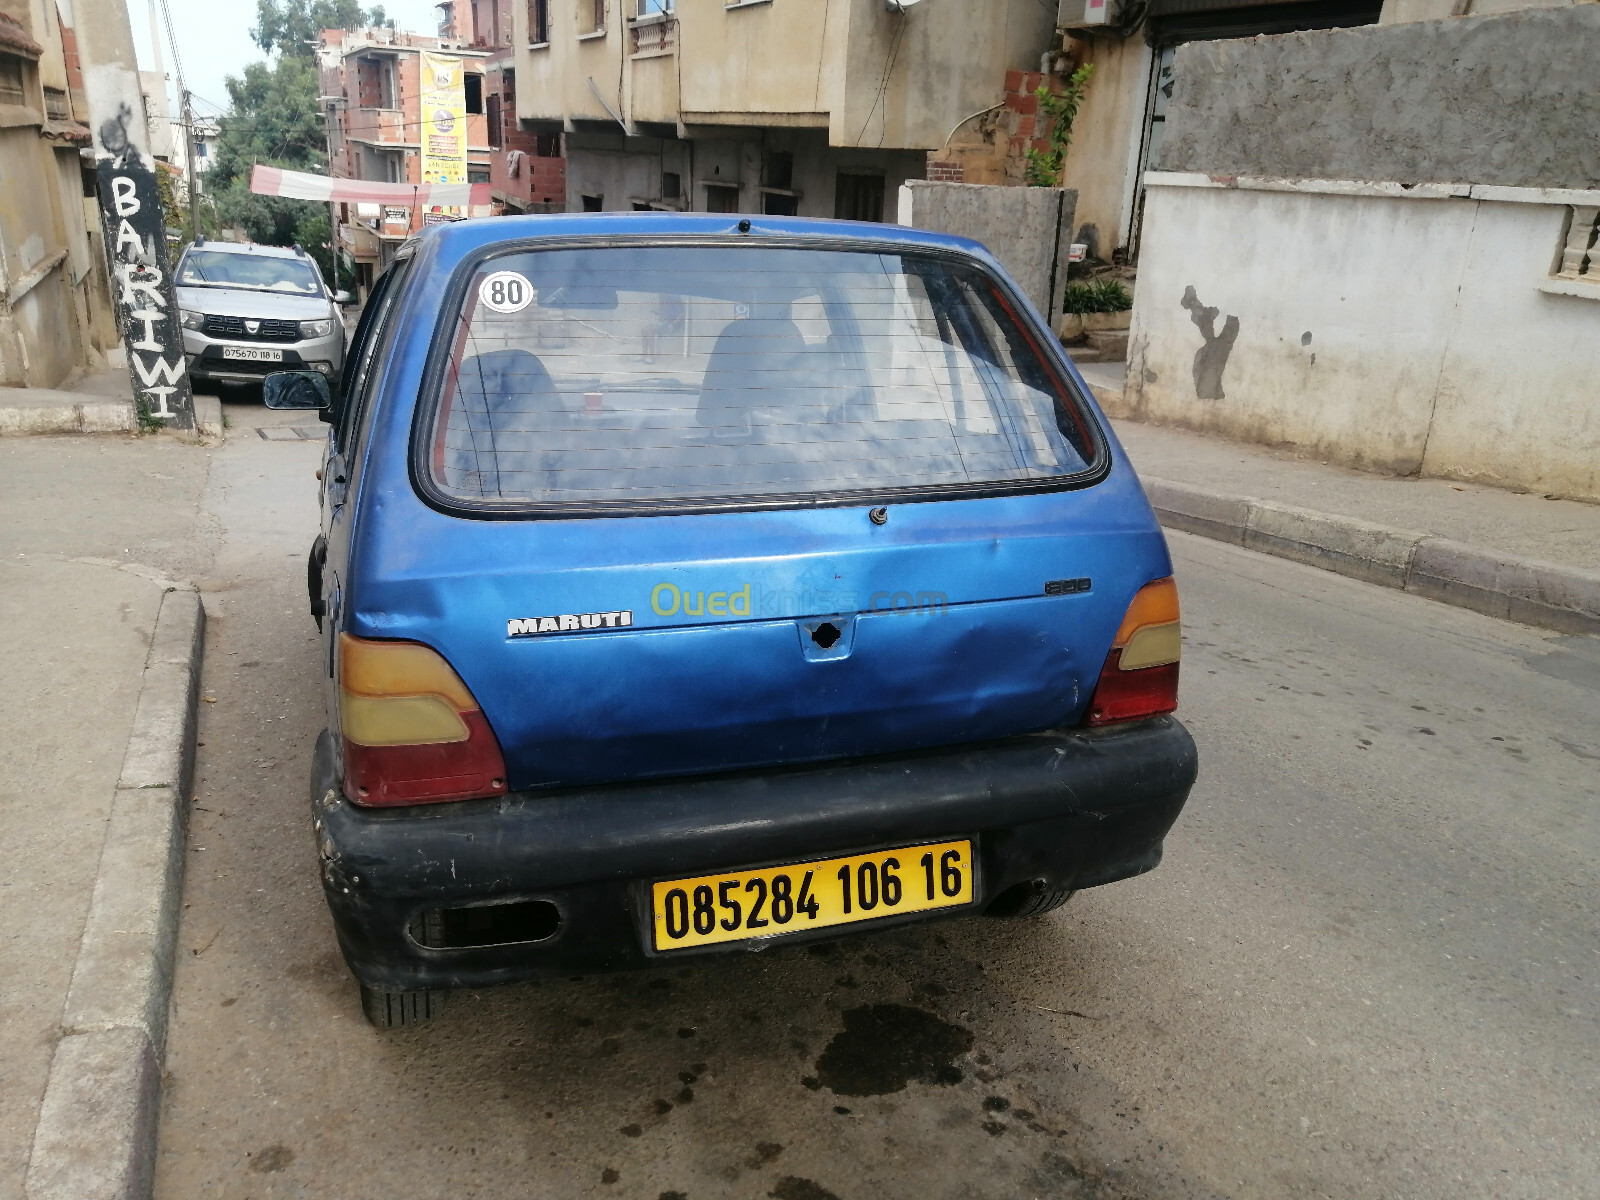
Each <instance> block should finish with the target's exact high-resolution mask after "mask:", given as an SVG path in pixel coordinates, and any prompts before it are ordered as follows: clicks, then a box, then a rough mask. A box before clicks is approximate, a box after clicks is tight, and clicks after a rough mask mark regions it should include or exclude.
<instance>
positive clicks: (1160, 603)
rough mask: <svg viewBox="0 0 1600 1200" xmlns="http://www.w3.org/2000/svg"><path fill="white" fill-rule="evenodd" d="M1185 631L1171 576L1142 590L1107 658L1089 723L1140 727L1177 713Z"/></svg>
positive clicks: (1135, 599)
mask: <svg viewBox="0 0 1600 1200" xmlns="http://www.w3.org/2000/svg"><path fill="white" fill-rule="evenodd" d="M1182 629H1183V627H1182V625H1181V623H1180V621H1179V617H1178V585H1177V584H1176V583H1175V582H1174V581H1173V580H1172V578H1171V577H1170V576H1169V577H1168V578H1166V579H1157V580H1155V581H1154V582H1152V583H1147V584H1145V585H1144V587H1142V588H1140V589H1139V590H1138V592H1136V593H1135V594H1134V597H1133V601H1132V602H1131V603H1130V604H1129V605H1128V611H1127V613H1126V615H1124V616H1123V618H1122V625H1121V627H1120V628H1118V630H1117V636H1116V639H1115V640H1114V641H1113V642H1112V644H1111V653H1109V654H1108V655H1106V662H1105V666H1104V667H1103V668H1101V671H1100V681H1099V682H1098V683H1096V684H1095V689H1094V698H1093V699H1092V700H1090V702H1089V715H1088V717H1087V718H1086V721H1087V723H1088V724H1090V725H1109V724H1111V723H1113V722H1116V721H1137V720H1140V719H1141V718H1144V717H1153V716H1157V715H1159V714H1161V713H1169V712H1172V711H1173V710H1174V709H1175V708H1177V707H1178V658H1179V655H1180V653H1181V652H1182V649H1183V632H1182Z"/></svg>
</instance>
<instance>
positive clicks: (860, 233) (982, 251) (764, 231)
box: [415, 212, 994, 263]
mask: <svg viewBox="0 0 1600 1200" xmlns="http://www.w3.org/2000/svg"><path fill="white" fill-rule="evenodd" d="M746 222H748V225H747V226H745V223H746ZM741 226H745V227H741ZM652 235H654V236H659V237H685V236H691V237H693V236H699V237H714V236H717V235H723V236H740V235H744V236H749V237H751V238H759V237H762V236H763V235H765V236H768V237H785V238H795V237H798V238H816V239H818V240H819V241H821V240H823V239H826V240H827V241H829V242H833V243H836V244H837V243H839V242H850V241H860V242H863V243H865V242H877V243H879V244H880V245H881V244H882V243H883V242H895V243H899V244H901V245H904V246H905V247H906V248H907V249H912V248H919V249H927V250H957V251H962V252H965V253H968V254H974V255H977V256H978V257H980V258H983V259H984V260H986V261H988V262H991V263H992V262H994V256H993V255H992V254H991V253H990V251H989V250H988V248H987V247H985V246H984V245H983V244H982V243H981V242H976V241H973V240H972V239H971V238H964V237H957V236H956V235H954V234H948V233H932V232H930V231H928V230H926V229H912V228H910V227H908V226H905V225H893V224H889V223H886V222H876V221H834V220H826V219H823V218H821V217H770V216H757V215H754V214H750V215H746V214H742V213H678V212H602V213H595V212H586V213H549V214H534V215H529V216H516V217H478V218H474V219H471V220H465V221H452V222H447V223H441V224H438V225H433V226H430V227H429V228H428V229H426V230H424V231H423V232H422V234H421V235H420V236H418V237H417V238H416V239H415V244H416V248H417V249H418V250H419V251H421V250H422V249H423V248H424V247H429V246H430V244H431V247H433V248H436V252H437V253H438V254H440V255H442V256H445V257H448V258H455V257H458V256H460V255H464V254H468V253H470V252H472V251H474V250H478V249H481V248H482V247H484V246H490V245H494V244H495V243H498V242H522V241H526V240H528V239H530V238H543V237H548V238H552V239H554V238H561V239H567V238H583V237H627V238H630V239H632V238H649V237H650V236H652Z"/></svg>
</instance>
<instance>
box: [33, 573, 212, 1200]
mask: <svg viewBox="0 0 1600 1200" xmlns="http://www.w3.org/2000/svg"><path fill="white" fill-rule="evenodd" d="M204 646H205V610H204V608H202V607H201V604H200V596H199V594H198V593H196V592H194V591H169V592H167V593H166V594H165V595H164V596H162V598H161V609H160V612H159V613H158V615H157V617H156V627H155V633H154V636H152V638H151V639H150V653H149V656H148V658H147V659H146V660H145V668H144V681H143V684H142V686H141V687H140V691H139V701H138V706H137V708H136V709H135V712H134V719H133V733H132V735H131V736H130V737H129V739H128V748H127V751H126V753H125V754H124V755H123V760H122V774H121V777H120V778H119V779H118V781H117V789H116V793H115V795H114V796H113V797H112V801H111V817H110V820H109V821H108V822H107V825H106V832H105V842H104V844H103V846H102V848H101V852H100V866H99V871H98V873H97V876H96V879H95V885H94V894H93V896H92V898H91V899H90V902H89V916H88V920H87V921H86V922H85V924H84V930H83V939H82V941H81V942H80V943H79V946H78V961H77V965H76V966H75V967H74V969H73V972H72V983H71V985H70V987H69V988H68V991H67V1002H66V1007H65V1009H64V1011H63V1014H62V1019H61V1040H60V1041H59V1042H57V1044H56V1050H55V1056H54V1058H53V1059H52V1060H51V1064H50V1076H49V1080H48V1082H47V1083H46V1085H45V1093H44V1102H43V1104H42V1105H41V1107H40V1111H39V1123H38V1125H37V1126H36V1128H35V1130H34V1136H33V1151H32V1153H31V1155H30V1156H29V1161H28V1176H27V1195H28V1197H29V1200H144V1198H145V1197H148V1196H149V1194H150V1187H151V1183H152V1181H153V1179H154V1174H155V1155H156V1136H155V1135H156V1119H157V1116H158V1106H159V1102H160V1092H161V1078H160V1072H161V1062H162V1059H163V1057H164V1055H165V1051H166V1039H167V1009H168V1004H169V1001H170V998H171V994H172V969H173V957H174V949H175V946H176V943H177V933H178V914H179V909H180V906H181V902H182V890H183V868H184V848H185V841H186V838H187V832H188V815H189V805H188V803H187V797H188V795H189V791H190V783H191V780H192V774H193V769H194V745H195V725H196V713H195V708H196V705H197V703H198V700H199V690H200V664H201V656H202V653H203V651H204Z"/></svg>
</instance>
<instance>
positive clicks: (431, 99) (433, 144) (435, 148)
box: [422, 50, 467, 223]
mask: <svg viewBox="0 0 1600 1200" xmlns="http://www.w3.org/2000/svg"><path fill="white" fill-rule="evenodd" d="M422 182H423V183H424V184H465V183H466V182H467V92H466V83H465V80H464V72H463V66H462V61H461V59H459V58H447V57H445V56H444V55H441V54H430V53H428V52H427V51H426V50H424V51H423V52H422ZM429 215H430V216H432V217H433V218H434V221H439V220H455V219H458V218H460V217H462V216H464V215H465V214H464V213H463V212H462V211H461V208H460V207H459V206H457V205H438V206H436V207H435V206H430V211H429ZM430 223H431V222H430Z"/></svg>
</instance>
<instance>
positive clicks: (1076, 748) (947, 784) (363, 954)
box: [311, 717, 1197, 991]
mask: <svg viewBox="0 0 1600 1200" xmlns="http://www.w3.org/2000/svg"><path fill="white" fill-rule="evenodd" d="M1196 766H1197V756H1196V752H1195V746H1194V741H1193V739H1192V738H1190V736H1189V733H1188V731H1187V730H1185V729H1184V727H1183V726H1182V725H1180V724H1179V723H1178V722H1177V721H1176V720H1173V719H1172V718H1170V717H1160V718H1156V719H1153V720H1149V721H1142V722H1138V723H1136V724H1130V725H1126V726H1120V727H1118V726H1112V727H1109V728H1106V729H1100V730H1071V731H1066V732H1055V733H1042V734H1033V735H1029V736H1026V737H1019V738H1011V739H1007V740H1005V741H1000V742H989V743H984V744H981V745H974V746H962V747H954V748H950V749H944V750H939V751H931V752H925V753H920V754H910V755H898V756H894V757H888V758H874V759H863V760H855V761H851V762H845V763H828V764H824V765H820V766H813V767H806V768H799V769H790V770H783V771H767V772H759V773H757V772H748V773H742V774H737V775H723V776H715V777H710V778H697V779H690V780H682V779H677V780H664V781H657V782H652V783H640V784H628V785H621V786H613V787H602V788H581V789H571V790H566V791H561V792H521V793H513V794H511V795H508V796H505V797H502V798H500V799H495V800H473V801H465V802H461V803H456V804H440V805H429V806H421V807H416V808H407V809H389V810H382V809H363V808H358V807H356V806H354V805H352V804H350V803H349V802H348V801H347V800H345V799H344V797H343V795H342V793H341V791H340V788H339V782H338V780H337V778H336V775H335V763H334V757H333V754H332V748H331V744H330V742H329V739H328V735H327V734H326V733H324V734H323V736H322V738H321V739H320V740H319V741H318V744H317V753H316V759H315V763H314V765H313V768H312V779H311V796H312V807H313V810H314V813H315V818H316V828H317V842H318V848H319V851H320V855H321V859H322V881H323V890H324V892H325V893H326V895H327V898H328V906H329V908H330V909H331V910H332V913H333V917H334V923H335V925H336V926H337V928H338V935H339V944H340V946H341V948H342V949H343V951H344V955H345V959H346V960H347V961H348V962H349V964H350V969H351V970H352V971H353V972H354V973H355V975H356V976H357V978H359V979H360V980H361V981H362V982H363V983H365V984H367V985H368V986H371V987H377V988H385V989H389V990H394V991H400V990H409V989H418V988H453V987H478V986H484V985H487V984H494V983H506V982H511V981H513V980H519V979H530V978H538V977H541V976H549V975H570V974H573V973H578V972H597V971H610V970H620V969H626V968H632V967H645V966H651V965H660V964H662V963H663V962H666V961H668V960H670V959H677V958H698V957H703V956H705V955H708V954H717V953H725V952H727V951H729V950H739V949H750V948H753V947H756V948H758V947H759V946H760V945H763V944H767V943H750V942H741V943H734V944H732V945H724V946H719V947H715V948H709V949H705V950H698V951H693V950H690V951H674V952H671V953H669V954H665V955H658V954H656V953H655V952H654V951H653V950H652V949H651V947H650V945H649V942H648V940H647V938H646V935H645V930H646V928H647V927H648V922H649V916H648V912H647V908H648V891H647V884H648V881H649V880H651V879H659V878H666V877H672V876H683V875H693V874H709V873H712V872H717V871H725V870H730V869H735V868H739V867H744V866H751V865H759V864H764V863H779V862H786V861H795V860H799V859H806V858H817V857H823V856H827V855H834V854H841V855H842V854H848V853H855V852H861V851H866V850H871V849H875V848H877V847H889V846H899V845H905V844H908V843H913V842H919V841H932V840H937V839H944V838H954V837H962V836H968V835H976V838H977V843H978V845H977V854H978V865H979V875H978V895H977V896H976V897H975V902H974V904H973V906H972V907H971V908H964V909H960V910H946V911H945V913H944V914H942V915H947V916H948V915H957V916H960V915H969V914H970V913H972V912H974V911H981V910H982V909H984V908H985V907H987V906H989V905H990V904H992V903H993V902H994V901H995V900H996V899H997V898H999V897H1001V896H1002V895H1003V894H1005V893H1007V892H1008V891H1009V890H1010V889H1012V888H1015V887H1017V886H1018V885H1023V884H1027V883H1029V882H1030V881H1038V882H1041V883H1042V884H1043V885H1044V886H1046V887H1048V888H1052V889H1054V888H1061V887H1070V888H1085V887H1093V886H1095V885H1097V884H1102V883H1110V882H1112V881H1114V880H1117V879H1124V878H1127V877H1128V876H1131V875H1138V874H1140V873H1142V872H1144V871H1148V870H1150V869H1151V868H1153V867H1154V866H1155V865H1156V864H1157V863H1158V862H1160V860H1161V844H1162V839H1163V838H1164V837H1165V836H1166V834H1167V831H1168V830H1169V829H1170V828H1171V827H1172V824H1173V822H1174V821H1176V820H1177V817H1178V813H1179V812H1180V811H1181V810H1182V808H1183V804H1184V801H1185V800H1186V799H1187V798H1188V795H1189V789H1190V787H1191V786H1192V785H1193V783H1194V779H1195V772H1196ZM509 901H545V902H548V903H549V904H551V905H554V907H555V910H556V911H557V912H558V913H559V917H560V923H559V927H558V928H557V929H556V931H555V932H554V933H553V934H552V935H550V936H548V937H546V938H545V939H544V940H541V941H524V942H519V943H516V944H510V945H493V946H476V947H464V948H452V949H435V948H430V947H426V946H424V945H422V944H420V942H419V941H418V940H416V939H415V938H414V937H413V936H412V934H411V933H409V932H408V928H414V921H415V920H416V919H417V918H418V916H419V914H421V913H423V912H425V911H428V910H438V909H456V908H461V907H467V906H473V905H482V904H486V903H501V902H509ZM544 911H548V910H544ZM939 915H941V914H939V913H931V914H930V913H923V914H914V915H911V916H907V917H886V918H882V919H880V920H877V921H873V922H868V923H864V924H861V925H858V926H854V927H852V928H854V929H858V930H861V931H863V932H865V931H868V930H873V929H881V928H884V927H886V926H889V925H894V924H900V923H904V922H906V921H916V920H928V919H933V918H936V917H938V916H939ZM848 932H849V930H848V929H841V928H839V927H832V928H828V929H821V930H817V931H816V932H815V933H814V934H809V935H808V934H806V933H804V932H798V933H792V934H785V935H783V938H782V940H790V941H807V940H824V939H832V938H837V937H839V936H841V935H842V934H845V933H848Z"/></svg>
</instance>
